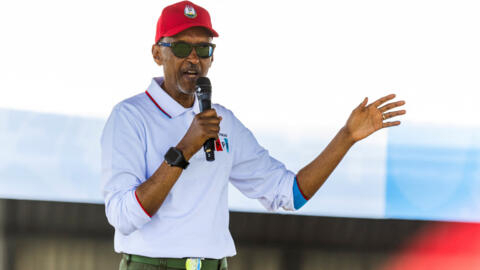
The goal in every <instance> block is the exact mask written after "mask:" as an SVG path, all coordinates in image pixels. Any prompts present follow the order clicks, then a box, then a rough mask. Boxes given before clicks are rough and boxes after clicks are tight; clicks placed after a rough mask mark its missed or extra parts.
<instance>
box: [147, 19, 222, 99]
mask: <svg viewBox="0 0 480 270" xmlns="http://www.w3.org/2000/svg"><path fill="white" fill-rule="evenodd" d="M211 40H212V38H211V37H210V33H209V32H208V31H207V30H205V29H204V28H201V27H193V28H189V29H186V30H184V31H182V32H180V33H178V34H177V35H175V36H173V37H165V38H163V39H162V42H169V43H170V42H175V41H185V42H188V43H191V44H195V43H202V42H211ZM152 53H153V57H154V60H155V62H156V63H157V64H159V65H163V72H164V76H165V79H164V87H165V88H166V89H165V90H167V91H174V92H176V94H179V93H182V94H186V95H192V94H194V93H195V83H196V81H197V78H198V77H202V76H206V75H207V73H208V69H209V68H210V66H211V64H212V61H213V56H212V57H208V58H200V57H198V56H197V53H196V51H195V49H193V50H192V52H191V53H190V55H189V56H187V57H185V58H179V57H176V56H175V55H174V54H173V52H172V50H171V48H169V47H164V46H159V45H154V46H153V48H152Z"/></svg>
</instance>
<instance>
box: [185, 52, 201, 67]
mask: <svg viewBox="0 0 480 270" xmlns="http://www.w3.org/2000/svg"><path fill="white" fill-rule="evenodd" d="M187 61H189V62H190V63H192V64H195V65H196V64H198V63H199V62H200V58H198V55H197V52H196V51H195V48H193V49H192V51H191V52H190V54H189V55H188V56H187Z"/></svg>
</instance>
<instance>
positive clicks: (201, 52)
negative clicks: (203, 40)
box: [195, 44, 213, 58]
mask: <svg viewBox="0 0 480 270" xmlns="http://www.w3.org/2000/svg"><path fill="white" fill-rule="evenodd" d="M195 51H196V52H197V55H198V57H202V58H207V57H210V56H212V53H213V47H212V46H211V45H210V44H202V45H198V46H196V47H195Z"/></svg>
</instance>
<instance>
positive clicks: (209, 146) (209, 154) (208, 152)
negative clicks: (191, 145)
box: [199, 99, 215, 161]
mask: <svg viewBox="0 0 480 270" xmlns="http://www.w3.org/2000/svg"><path fill="white" fill-rule="evenodd" d="M199 105H200V111H202V112H203V111H205V110H208V109H210V108H211V107H212V102H211V100H210V99H203V100H201V101H200V104H199ZM214 147H215V139H213V138H211V139H208V140H207V141H206V142H205V143H204V144H203V150H204V151H205V157H206V158H207V161H214V160H215V148H214Z"/></svg>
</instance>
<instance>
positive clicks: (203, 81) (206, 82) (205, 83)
mask: <svg viewBox="0 0 480 270" xmlns="http://www.w3.org/2000/svg"><path fill="white" fill-rule="evenodd" d="M197 85H198V86H199V87H200V88H203V87H212V84H211V83H210V79H208V78H207V77H199V78H198V79H197Z"/></svg>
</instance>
